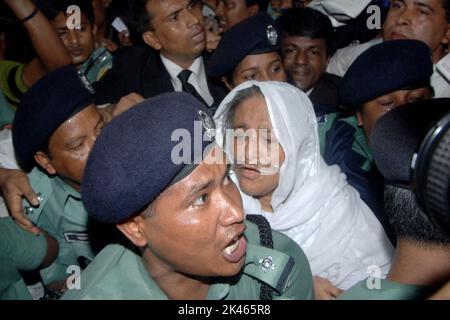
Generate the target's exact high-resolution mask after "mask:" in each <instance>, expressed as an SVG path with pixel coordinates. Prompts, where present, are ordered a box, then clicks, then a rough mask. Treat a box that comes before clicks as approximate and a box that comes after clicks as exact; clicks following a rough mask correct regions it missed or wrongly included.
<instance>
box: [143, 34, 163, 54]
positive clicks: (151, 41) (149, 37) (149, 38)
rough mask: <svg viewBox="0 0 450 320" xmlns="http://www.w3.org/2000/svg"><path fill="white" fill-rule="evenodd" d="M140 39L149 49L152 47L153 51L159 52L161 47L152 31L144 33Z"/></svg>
mask: <svg viewBox="0 0 450 320" xmlns="http://www.w3.org/2000/svg"><path fill="white" fill-rule="evenodd" d="M142 39H143V40H144V42H145V43H146V44H148V45H149V46H150V47H152V48H153V49H155V50H158V51H159V50H161V49H162V45H161V43H160V42H159V39H158V37H157V36H156V34H155V32H154V31H146V32H144V33H143V34H142Z"/></svg>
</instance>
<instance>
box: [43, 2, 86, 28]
mask: <svg viewBox="0 0 450 320" xmlns="http://www.w3.org/2000/svg"><path fill="white" fill-rule="evenodd" d="M36 2H37V5H38V6H39V8H40V9H41V11H42V13H43V14H44V15H45V16H46V17H47V19H49V20H50V21H54V20H55V18H56V16H57V15H58V14H60V13H61V12H62V13H63V14H64V15H66V12H67V8H69V7H70V6H78V7H79V8H80V11H81V12H82V13H84V15H85V16H86V18H88V20H89V22H90V23H91V24H94V23H95V15H94V8H93V7H92V0H38V1H36Z"/></svg>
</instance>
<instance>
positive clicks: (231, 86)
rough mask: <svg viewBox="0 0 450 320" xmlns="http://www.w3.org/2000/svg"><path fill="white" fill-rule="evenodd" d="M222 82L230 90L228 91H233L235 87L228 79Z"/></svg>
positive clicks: (222, 79)
mask: <svg viewBox="0 0 450 320" xmlns="http://www.w3.org/2000/svg"><path fill="white" fill-rule="evenodd" d="M220 81H222V83H223V84H224V85H225V87H227V88H228V90H230V91H231V90H233V88H234V86H233V85H232V84H231V83H230V82H229V81H228V79H227V77H222V78H220Z"/></svg>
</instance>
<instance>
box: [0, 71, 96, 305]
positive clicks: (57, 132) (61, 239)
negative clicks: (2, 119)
mask: <svg viewBox="0 0 450 320" xmlns="http://www.w3.org/2000/svg"><path fill="white" fill-rule="evenodd" d="M87 85H88V81H87V79H84V80H82V78H80V76H79V74H78V72H77V70H76V69H75V68H74V67H71V66H68V67H64V68H62V69H58V70H57V71H54V72H52V73H50V74H48V75H47V76H45V77H44V78H43V79H41V80H40V81H39V82H38V83H36V85H34V86H33V87H32V88H30V90H29V91H28V92H27V94H26V95H25V96H24V98H23V99H22V102H21V105H20V107H19V109H18V111H17V113H16V115H15V118H14V123H13V143H14V147H15V151H16V158H17V161H18V163H19V164H20V165H21V166H22V167H23V168H25V169H26V170H31V172H30V173H29V175H28V178H29V180H30V183H31V186H32V187H33V189H34V190H35V191H36V192H37V193H38V195H39V200H40V204H39V206H38V207H33V206H31V205H30V204H28V203H26V204H25V212H26V213H27V217H28V218H29V219H30V220H31V221H32V222H33V223H34V224H35V225H36V226H37V227H38V228H39V229H41V230H43V231H45V232H46V233H48V234H50V235H51V236H52V237H53V238H54V239H56V240H57V242H58V246H59V253H58V256H57V258H56V260H55V261H54V262H53V263H52V264H51V265H50V266H49V267H47V268H45V269H42V270H41V271H40V275H41V277H42V280H43V283H44V284H45V285H47V286H52V287H53V288H54V291H56V292H59V291H61V290H63V288H64V284H65V280H66V278H67V277H68V276H69V274H68V273H67V268H68V266H72V265H75V266H80V267H81V268H83V267H85V266H86V265H87V263H88V262H89V261H90V260H92V259H93V258H94V256H95V253H94V250H93V248H92V246H91V243H90V241H89V235H88V231H87V230H88V215H87V213H86V210H85V208H84V206H83V203H82V202H81V195H80V193H79V190H80V183H81V178H82V175H83V171H84V166H85V162H86V160H87V156H88V154H89V152H90V149H91V148H92V145H93V143H94V141H95V139H96V137H97V135H98V133H99V131H100V130H101V128H102V127H103V123H104V122H103V119H102V117H101V116H100V113H99V112H98V110H97V108H96V107H95V105H94V104H93V94H92V91H91V90H92V89H91V88H90V87H88V86H87ZM5 219H6V220H1V221H0V223H1V224H4V223H6V224H9V223H10V222H8V220H10V218H5ZM15 228H16V230H14V228H12V227H9V228H7V230H9V231H8V233H7V234H5V233H3V234H2V238H1V239H0V242H2V244H3V245H5V243H9V246H12V247H13V248H14V250H12V251H14V252H23V253H24V255H26V254H25V253H27V254H28V255H37V256H40V255H42V254H41V253H40V252H45V251H47V250H48V249H49V248H42V247H41V249H40V250H36V249H33V251H30V250H31V248H33V246H35V245H36V244H30V243H28V241H26V240H25V241H16V239H19V237H20V234H21V233H22V232H23V230H21V228H20V227H19V226H18V225H15ZM4 229H5V227H4ZM30 235H31V234H30ZM22 238H23V239H29V238H27V237H22ZM36 241H37V240H36ZM44 245H45V242H44ZM30 260H31V258H30ZM10 262H11V263H12V264H13V265H17V262H16V261H10ZM30 264H31V263H30ZM30 264H28V265H25V264H24V263H22V264H21V265H22V266H24V265H25V266H24V267H22V268H25V269H29V268H30ZM33 264H34V265H35V263H33ZM17 298H19V299H21V298H26V296H25V297H24V296H21V295H19V296H18V297H17Z"/></svg>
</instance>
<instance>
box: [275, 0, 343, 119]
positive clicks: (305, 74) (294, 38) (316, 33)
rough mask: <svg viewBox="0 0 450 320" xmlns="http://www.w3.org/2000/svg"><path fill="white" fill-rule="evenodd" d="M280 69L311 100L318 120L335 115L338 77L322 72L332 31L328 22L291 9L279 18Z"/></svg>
mask: <svg viewBox="0 0 450 320" xmlns="http://www.w3.org/2000/svg"><path fill="white" fill-rule="evenodd" d="M280 28H281V34H282V40H281V48H282V49H281V50H282V56H283V62H284V67H285V68H286V71H287V72H288V74H289V75H290V76H291V77H292V82H293V84H294V85H295V86H297V87H298V88H300V89H301V90H302V91H303V92H305V93H306V94H307V95H308V96H309V98H310V99H311V101H312V103H313V105H314V110H315V112H316V115H317V116H318V117H320V116H322V115H325V114H327V113H331V112H335V111H336V108H337V106H338V88H339V83H340V80H341V78H340V77H337V76H335V75H332V74H329V73H326V68H327V65H328V60H329V58H330V54H331V52H330V49H331V45H332V42H333V37H334V31H333V27H332V25H331V22H330V21H329V19H328V18H327V17H326V16H325V15H324V14H322V13H321V12H319V11H317V10H314V9H311V8H301V9H299V8H294V9H290V10H288V11H287V12H286V13H285V14H284V15H283V16H282V17H281V18H280Z"/></svg>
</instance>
